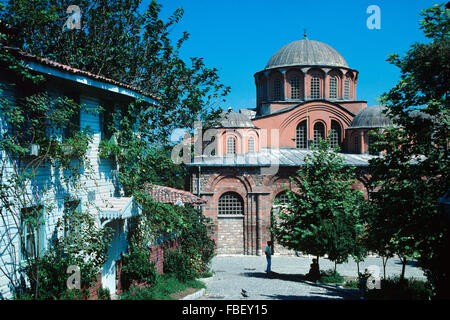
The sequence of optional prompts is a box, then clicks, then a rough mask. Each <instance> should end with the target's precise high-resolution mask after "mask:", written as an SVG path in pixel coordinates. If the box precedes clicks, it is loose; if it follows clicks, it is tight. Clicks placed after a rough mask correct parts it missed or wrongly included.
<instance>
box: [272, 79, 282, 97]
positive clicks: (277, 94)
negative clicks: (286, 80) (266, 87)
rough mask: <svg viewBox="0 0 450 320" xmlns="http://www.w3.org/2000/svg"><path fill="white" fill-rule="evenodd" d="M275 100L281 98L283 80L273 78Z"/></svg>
mask: <svg viewBox="0 0 450 320" xmlns="http://www.w3.org/2000/svg"><path fill="white" fill-rule="evenodd" d="M273 100H276V101H278V100H281V80H280V79H275V80H273Z"/></svg>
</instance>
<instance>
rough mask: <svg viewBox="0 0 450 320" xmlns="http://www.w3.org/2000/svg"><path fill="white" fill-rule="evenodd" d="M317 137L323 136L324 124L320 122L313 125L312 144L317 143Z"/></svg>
mask: <svg viewBox="0 0 450 320" xmlns="http://www.w3.org/2000/svg"><path fill="white" fill-rule="evenodd" d="M319 138H322V139H324V138H325V126H324V125H323V123H322V122H317V123H316V124H315V125H314V144H315V145H316V146H317V145H318V144H319Z"/></svg>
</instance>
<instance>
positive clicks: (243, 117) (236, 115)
mask: <svg viewBox="0 0 450 320" xmlns="http://www.w3.org/2000/svg"><path fill="white" fill-rule="evenodd" d="M220 124H221V128H256V127H255V125H254V124H253V122H252V120H251V119H250V117H249V116H248V115H247V114H245V113H241V112H234V111H228V112H224V113H222V115H221V119H220Z"/></svg>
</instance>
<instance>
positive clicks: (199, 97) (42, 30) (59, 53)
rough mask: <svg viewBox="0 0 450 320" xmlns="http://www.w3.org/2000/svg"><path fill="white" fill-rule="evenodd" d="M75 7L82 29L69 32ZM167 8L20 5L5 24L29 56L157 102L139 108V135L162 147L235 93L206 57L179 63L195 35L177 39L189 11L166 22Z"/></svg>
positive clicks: (60, 2) (10, 9)
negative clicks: (108, 80) (122, 85)
mask: <svg viewBox="0 0 450 320" xmlns="http://www.w3.org/2000/svg"><path fill="white" fill-rule="evenodd" d="M70 5H76V6H78V7H79V8H80V10H81V11H80V14H81V28H80V29H73V30H67V29H64V28H63V26H64V24H65V22H66V21H67V19H68V18H69V16H70V15H69V14H67V13H66V10H67V8H68V7H69V6H70ZM161 10H162V6H161V4H159V3H157V2H156V1H155V0H152V1H150V3H149V4H148V6H147V8H145V7H143V3H142V0H119V1H118V0H102V1H90V0H76V1H72V0H55V1H40V0H31V1H29V0H19V1H17V0H14V1H9V2H8V3H7V5H6V8H5V10H3V12H1V13H0V20H1V21H2V22H4V23H6V24H9V25H10V26H11V27H13V28H16V29H17V30H18V31H19V35H18V36H17V37H16V39H17V40H16V41H15V43H14V44H13V45H15V46H17V47H18V48H20V49H22V50H24V51H26V52H29V53H31V54H34V55H37V56H39V57H43V58H48V59H50V60H54V61H57V62H60V63H63V64H66V65H70V66H72V67H74V68H78V69H81V70H84V71H88V72H90V73H93V74H95V75H101V76H105V77H108V78H111V79H114V80H116V81H119V82H122V83H125V84H128V85H130V86H133V87H135V88H137V89H138V90H141V91H142V92H145V93H147V94H150V95H153V96H154V97H155V98H157V99H158V105H157V106H152V107H147V108H143V109H141V110H139V111H140V114H139V117H140V118H141V120H142V121H141V124H140V128H139V131H140V132H141V137H142V139H144V140H146V141H149V142H158V143H162V142H167V138H168V136H169V135H170V133H171V132H172V131H173V129H175V128H192V127H193V124H194V121H196V120H201V121H207V120H208V119H211V118H214V117H217V116H218V115H219V114H220V110H217V111H215V109H214V108H215V107H216V106H217V103H218V102H220V101H221V99H223V97H224V96H225V95H226V94H227V93H228V92H229V87H226V86H224V85H223V84H221V83H220V81H219V76H218V74H217V69H216V68H209V67H207V66H206V65H205V64H204V62H203V59H202V58H198V57H193V58H190V59H188V60H187V61H184V60H183V59H182V58H181V57H180V50H181V48H182V45H183V44H184V42H185V41H186V40H188V39H189V34H188V33H187V32H183V33H182V35H181V36H179V37H178V38H176V37H175V36H174V35H173V33H172V30H173V29H174V27H175V26H176V25H177V23H178V22H179V21H180V20H181V19H182V16H183V13H184V10H183V8H179V9H177V10H175V12H173V14H172V15H170V16H169V18H168V19H167V21H163V20H162V19H161V18H160V14H161ZM174 38H175V40H172V39H174ZM134 111H137V110H136V109H135V110H134Z"/></svg>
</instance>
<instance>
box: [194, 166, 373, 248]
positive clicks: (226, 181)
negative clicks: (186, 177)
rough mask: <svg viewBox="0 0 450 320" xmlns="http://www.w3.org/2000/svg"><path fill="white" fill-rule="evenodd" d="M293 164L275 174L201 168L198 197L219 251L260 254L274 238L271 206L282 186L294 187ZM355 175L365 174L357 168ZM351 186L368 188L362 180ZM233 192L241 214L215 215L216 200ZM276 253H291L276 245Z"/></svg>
mask: <svg viewBox="0 0 450 320" xmlns="http://www.w3.org/2000/svg"><path fill="white" fill-rule="evenodd" d="M296 169H297V168H295V167H292V168H280V170H279V172H278V174H277V175H274V176H271V175H262V174H261V171H260V168H230V167H221V168H202V172H201V176H200V190H201V196H202V197H203V198H204V199H205V200H207V201H208V202H207V203H206V204H205V205H204V206H203V207H202V210H203V214H204V215H205V216H206V217H209V218H211V219H212V220H213V223H214V234H213V235H212V237H213V239H214V240H215V241H216V245H217V249H218V253H219V254H246V255H262V254H263V250H264V248H265V246H266V243H267V241H269V240H273V239H272V235H271V232H270V227H271V215H272V206H273V203H274V199H275V197H276V195H277V194H278V193H280V192H282V191H283V190H285V188H286V187H287V188H295V184H292V183H291V182H290V180H289V177H295V175H296ZM357 174H358V177H360V178H364V177H367V173H366V172H365V171H364V170H362V169H358V172H357ZM191 186H192V187H193V190H192V191H193V192H194V193H197V191H196V188H197V176H196V175H192V184H191ZM353 188H355V189H358V190H361V191H364V193H365V196H366V198H367V190H366V188H365V186H364V184H363V183H362V182H361V181H357V182H356V183H355V184H354V185H353ZM230 191H232V192H236V193H237V194H239V195H240V196H241V197H242V199H243V201H244V216H243V218H240V220H237V219H236V218H221V217H218V209H217V208H218V201H219V198H220V196H221V195H222V194H224V193H226V192H230ZM275 252H276V253H279V254H290V253H293V252H292V251H289V250H286V249H284V248H282V247H280V246H279V245H275Z"/></svg>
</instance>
